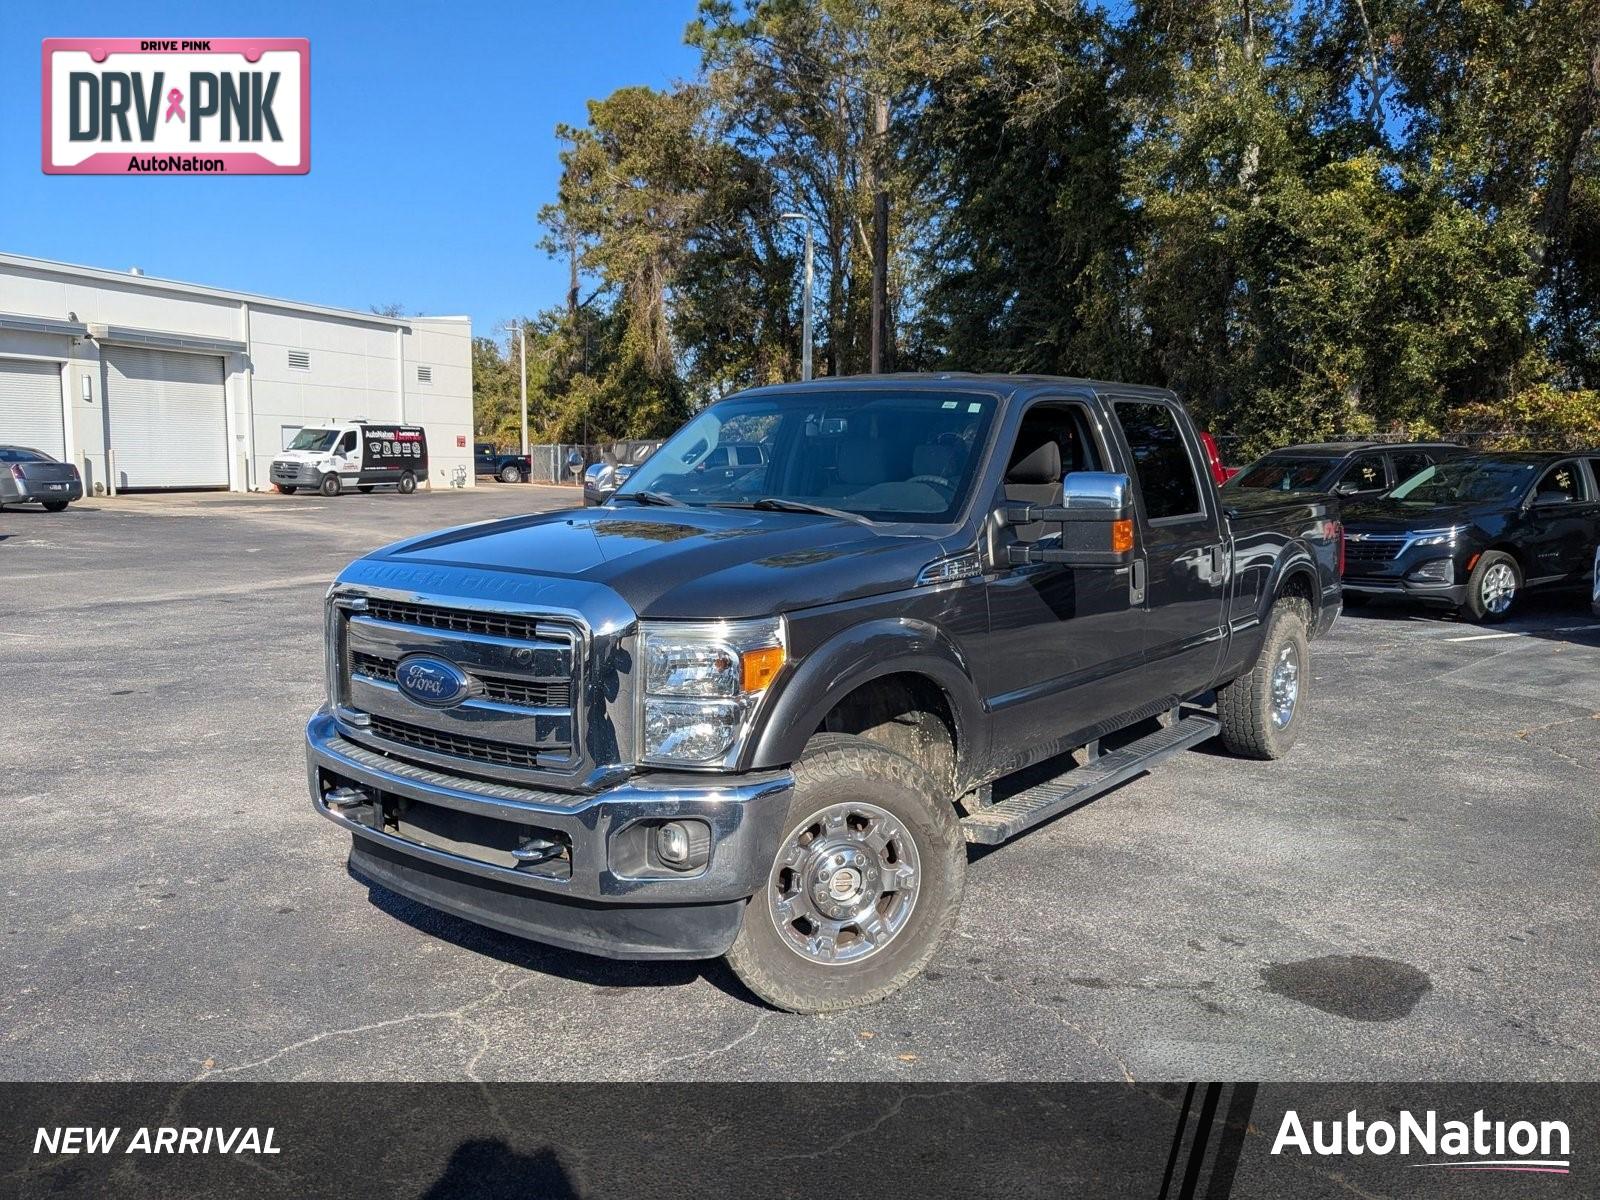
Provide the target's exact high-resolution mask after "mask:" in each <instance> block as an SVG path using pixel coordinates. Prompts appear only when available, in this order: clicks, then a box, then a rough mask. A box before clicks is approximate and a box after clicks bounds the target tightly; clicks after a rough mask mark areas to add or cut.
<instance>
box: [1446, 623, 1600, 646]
mask: <svg viewBox="0 0 1600 1200" xmlns="http://www.w3.org/2000/svg"><path fill="white" fill-rule="evenodd" d="M1591 629H1600V625H1558V626H1555V627H1554V628H1551V629H1528V630H1522V631H1518V632H1513V633H1474V634H1469V635H1468V636H1466V637H1449V638H1444V639H1442V640H1444V641H1446V642H1492V641H1496V640H1498V639H1500V638H1519V637H1537V636H1538V635H1539V634H1541V633H1585V632H1587V631H1589V630H1591Z"/></svg>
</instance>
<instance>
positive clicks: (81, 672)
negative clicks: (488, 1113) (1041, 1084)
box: [0, 486, 1600, 1081]
mask: <svg viewBox="0 0 1600 1200" xmlns="http://www.w3.org/2000/svg"><path fill="white" fill-rule="evenodd" d="M573 495H574V493H573V492H572V491H571V490H570V489H556V488H535V487H527V486H524V487H506V486H500V487H485V488H481V489H478V490H475V491H471V492H460V493H442V494H422V493H419V494H417V495H416V496H412V497H403V496H398V495H385V494H374V495H370V496H358V495H351V496H345V497H340V498H338V499H335V500H325V499H322V498H320V497H303V496H301V497H292V498H290V497H277V496H272V497H252V498H237V497H216V496H210V497H196V496H188V497H169V498H149V499H134V498H123V499H119V500H116V501H103V500H99V501H95V500H91V501H88V502H85V503H83V504H81V505H74V506H73V508H72V509H70V510H69V511H68V512H67V513H65V514H60V515H46V514H44V513H42V512H39V511H36V510H16V509H8V510H6V511H4V512H0V697H3V698H4V700H3V704H4V710H5V728H6V731H7V736H6V737H5V738H4V739H3V742H0V796H3V797H4V800H5V805H4V814H5V815H4V825H3V834H4V843H5V855H4V859H5V863H6V868H5V878H4V880H3V882H0V888H3V891H4V896H5V901H4V913H3V917H0V936H3V938H4V941H3V943H0V946H3V949H0V1074H3V1076H4V1077H6V1078H9V1079H29V1080H43V1079H56V1080H122V1079H163V1080H183V1079H197V1078H211V1079H239V1080H246V1079H248V1080H264V1079H272V1080H286V1079H355V1080H364V1079H396V1080H399V1079H405V1080H413V1079H451V1080H455V1079H473V1080H490V1079H522V1080H535V1079H537V1080H555V1079H563V1080H598V1079H758V1080H766V1079H839V1080H864V1079H921V1080H974V1079H1109V1080H1127V1079H1134V1080H1147V1079H1186V1078H1215V1079H1234V1078H1237V1079H1261V1080H1269V1081H1270V1080H1291V1079H1292V1080H1310V1079H1329V1080H1345V1079H1361V1080H1368V1079H1370V1080H1384V1079H1417V1080H1436V1079H1438V1080H1443V1079H1463V1080H1472V1079H1503V1080H1564V1079H1593V1078H1596V1077H1597V1076H1600V1005H1597V1000H1596V997H1597V996H1600V956H1597V954H1596V948H1597V947H1600V902H1597V898H1596V883H1597V879H1600V839H1597V836H1596V833H1597V821H1596V808H1597V804H1600V619H1596V618H1593V617H1591V616H1590V615H1589V613H1588V607H1587V603H1586V601H1585V599H1584V598H1582V597H1578V596H1572V595H1567V596H1556V597H1551V598H1539V599H1535V600H1533V601H1531V602H1530V603H1528V604H1526V605H1525V606H1524V607H1523V610H1522V611H1521V612H1520V613H1519V615H1518V616H1517V617H1516V618H1515V619H1514V620H1513V621H1511V622H1510V623H1509V624H1507V625H1503V626H1497V627H1488V628H1484V627H1476V626H1471V625H1463V624H1459V623H1456V622H1455V621H1453V620H1445V619H1441V618H1439V617H1437V616H1434V615H1429V614H1424V613H1417V612H1414V611H1412V610H1409V609H1405V608H1399V607H1393V606H1387V605H1374V606H1372V607H1370V608H1368V609H1364V610H1362V611H1361V612H1360V613H1359V614H1351V615H1347V616H1346V617H1345V618H1343V619H1342V620H1340V622H1339V623H1338V624H1337V625H1336V627H1335V629H1334V632H1333V633H1332V634H1331V635H1330V636H1329V637H1328V638H1327V639H1325V640H1323V641H1321V642H1319V643H1317V644H1316V645H1315V646H1314V647H1313V657H1314V660H1315V662H1314V681H1315V682H1314V691H1313V694H1312V697H1313V702H1314V704H1315V710H1314V712H1313V714H1312V719H1311V721H1310V723H1309V726H1308V728H1307V730H1306V731H1305V733H1304V734H1303V736H1302V739H1301V742H1300V744H1299V746H1298V747H1297V748H1296V750H1295V752H1294V753H1293V755H1292V756H1291V757H1290V758H1289V759H1287V760H1285V761H1283V762H1279V763H1253V762H1242V761H1238V760H1234V759H1231V758H1228V757H1226V756H1225V755H1223V754H1222V753H1221V752H1220V751H1218V752H1215V753H1210V752H1205V751H1196V752H1192V753H1189V754H1187V755H1184V756H1182V757H1181V758H1180V759H1178V760H1176V761H1174V762H1172V763H1169V764H1168V765H1166V766H1165V767H1163V768H1162V769H1161V770H1160V771H1159V773H1157V774H1155V775H1150V776H1146V777H1144V778H1142V779H1139V780H1136V781H1134V782H1133V783H1131V784H1129V785H1127V786H1125V787H1123V788H1121V789H1119V790H1117V791H1115V792H1113V793H1111V794H1109V795H1107V796H1104V797H1102V798H1101V799H1099V800H1097V801H1094V802H1093V803H1091V804H1089V805H1087V806H1085V807H1083V808H1081V809H1079V810H1077V811H1075V812H1072V813H1069V814H1067V815H1065V816H1063V817H1062V818H1060V819H1058V820H1056V821H1054V822H1053V823H1051V824H1048V825H1046V826H1044V827H1042V828H1040V829H1037V830H1035V831H1034V832H1032V833H1030V834H1028V835H1026V836H1025V837H1023V838H1022V839H1021V840H1019V841H1017V842H1015V843H1013V844H1011V845H1009V846H1006V847H1003V848H1001V849H999V850H998V851H996V852H992V853H987V854H984V855H981V856H976V855H975V856H974V859H973V863H972V868H971V871H970V874H969V881H968V885H967V894H966V901H965V905H964V909H963V912H962V915H961V918H960V920H959V922H958V925H957V929H956V936H955V937H954V938H953V939H952V940H951V941H950V942H949V944H947V945H946V946H945V948H944V949H943V950H942V951H941V953H940V954H939V956H938V958H937V959H936V961H935V963H934V965H933V967H932V969H930V970H929V971H928V973H927V975H926V977H925V978H923V979H921V980H919V981H917V982H915V983H913V984H912V985H911V986H910V987H908V988H907V989H905V990H904V991H902V992H900V993H899V994H897V995H896V996H894V997H891V998H890V999H889V1000H888V1001H886V1002H884V1003H883V1004H880V1005H878V1006H876V1007H873V1008H869V1009H863V1010H858V1011H855V1012H852V1013H845V1014H839V1015H834V1016H829V1017H798V1016H791V1015H788V1014H783V1013H778V1012H774V1011H771V1010H769V1009H767V1008H765V1007H763V1006H761V1005H760V1004H759V1003H758V1002H756V1001H754V1000H753V999H752V998H751V997H749V995H748V994H746V993H745V992H744V991H743V990H742V989H741V988H740V986H739V985H738V983H737V982H736V981H735V980H734V978H733V976H732V974H731V973H730V972H729V971H728V970H727V969H726V968H724V967H723V966H722V965H720V964H718V963H708V964H695V963H689V964H628V963H611V962H606V961H602V960H598V959H592V958H587V957H584V956H581V955H576V954H569V953H565V952H560V951H555V950H550V949H546V948H543V947H540V946H536V945H532V944H529V943H523V942H519V941H517V940H515V939H512V938H509V937H504V936H501V935H499V934H495V933H492V932H488V931H485V930H482V929H479V928H477V927H474V926H472V925H469V924H467V923H465V922H462V921H458V920H456V919H454V918H450V917H445V916H441V915H438V914H434V913H431V912H429V911H428V910H425V909H422V908H419V907H417V906H415V905H413V904H411V903H410V902H408V901H405V900H402V899H399V898H397V897H394V896H392V895H389V894H387V893H382V892H369V890H368V889H367V888H366V887H364V886H362V885H360V884H357V883H356V882H355V881H353V880H352V879H350V878H349V877H348V876H347V875H346V874H345V870H344V855H345V847H346V844H347V843H346V838H345V835H344V834H343V833H341V832H340V831H339V830H337V829H336V828H335V827H333V826H332V825H331V824H329V823H328V822H326V821H322V820H320V819H318V818H317V817H315V816H314V815H313V814H312V812H311V809H310V804H309V801H308V799H307V797H306V794H305V776H304V768H303V759H302V753H301V741H300V739H301V727H302V725H303V723H304V720H305V718H306V716H307V715H308V714H309V713H310V712H311V711H312V709H314V708H315V707H316V705H317V704H318V702H319V700H320V697H321V693H322V686H323V684H322V679H323V674H322V671H323V668H322V656H321V645H320V631H321V619H322V617H321V598H322V593H323V590H324V587H325V586H326V584H327V581H328V580H329V579H330V578H331V577H332V576H333V575H334V574H335V572H337V571H338V569H339V568H340V567H341V566H342V565H343V564H344V563H345V562H346V561H348V560H349V559H350V558H352V557H354V556H356V555H358V554H360V553H362V552H363V551H365V550H367V549H369V548H371V547H373V546H376V545H378V544H381V543H383V542H386V541H389V540H392V539H394V538H396V537H399V536H402V535H404V534H408V533H413V532H419V531H423V530H426V529H430V528H434V527H438V526H443V525H449V524H457V523H461V522H465V521H474V520H482V519H487V518H490V517H495V516H501V515H508V514H511V513H517V512H524V511H528V510H529V509H533V508H540V507H544V508H550V507H558V506H561V505H564V504H566V503H570V501H571V498H572V497H573Z"/></svg>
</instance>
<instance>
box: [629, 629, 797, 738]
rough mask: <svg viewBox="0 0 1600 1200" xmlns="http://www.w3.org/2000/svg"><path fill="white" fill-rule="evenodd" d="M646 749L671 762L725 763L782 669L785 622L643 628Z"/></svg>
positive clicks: (640, 642)
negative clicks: (762, 697)
mask: <svg viewBox="0 0 1600 1200" xmlns="http://www.w3.org/2000/svg"><path fill="white" fill-rule="evenodd" d="M639 645H640V653H641V656H642V658H643V660H644V663H643V666H644V670H643V678H642V684H641V688H642V691H643V695H644V699H643V709H644V712H643V720H642V721H641V722H640V726H641V729H642V730H643V738H644V745H643V754H642V755H641V757H642V758H643V760H644V761H645V762H649V763H656V764H659V765H665V766H689V765H695V766H722V765H724V764H725V763H727V762H728V760H729V759H730V758H732V757H733V756H734V755H735V754H737V752H738V749H739V742H740V739H741V738H742V737H743V734H744V732H745V729H746V728H747V726H748V724H749V720H750V716H751V714H752V713H753V712H754V711H755V706H756V703H757V702H758V701H759V700H760V698H761V695H762V693H764V692H765V691H766V689H767V685H768V684H770V683H771V682H772V680H773V679H774V678H775V677H776V676H777V674H778V671H779V669H780V668H781V667H782V666H783V663H784V660H785V657H786V650H785V644H784V628H783V619H782V618H781V617H773V618H763V619H760V620H754V621H709V622H700V621H696V622H689V621H659V622H645V623H644V624H643V625H642V626H641V627H640V639H639Z"/></svg>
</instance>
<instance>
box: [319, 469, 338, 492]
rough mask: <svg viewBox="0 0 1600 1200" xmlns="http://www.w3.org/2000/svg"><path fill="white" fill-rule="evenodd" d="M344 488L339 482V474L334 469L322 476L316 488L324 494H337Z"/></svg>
mask: <svg viewBox="0 0 1600 1200" xmlns="http://www.w3.org/2000/svg"><path fill="white" fill-rule="evenodd" d="M343 489H344V485H343V484H341V483H340V482H339V476H338V474H337V473H336V472H334V471H329V472H328V473H327V474H326V475H324V476H323V477H322V482H321V483H319V484H318V485H317V490H318V491H319V492H321V493H322V494H323V495H324V496H337V495H338V494H339V493H340V492H341V491H342V490H343Z"/></svg>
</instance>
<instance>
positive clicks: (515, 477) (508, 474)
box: [500, 463, 522, 483]
mask: <svg viewBox="0 0 1600 1200" xmlns="http://www.w3.org/2000/svg"><path fill="white" fill-rule="evenodd" d="M500 482H501V483H521V482H522V472H521V471H519V470H518V469H517V467H516V464H515V463H507V464H506V465H505V466H503V467H501V468H500Z"/></svg>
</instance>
